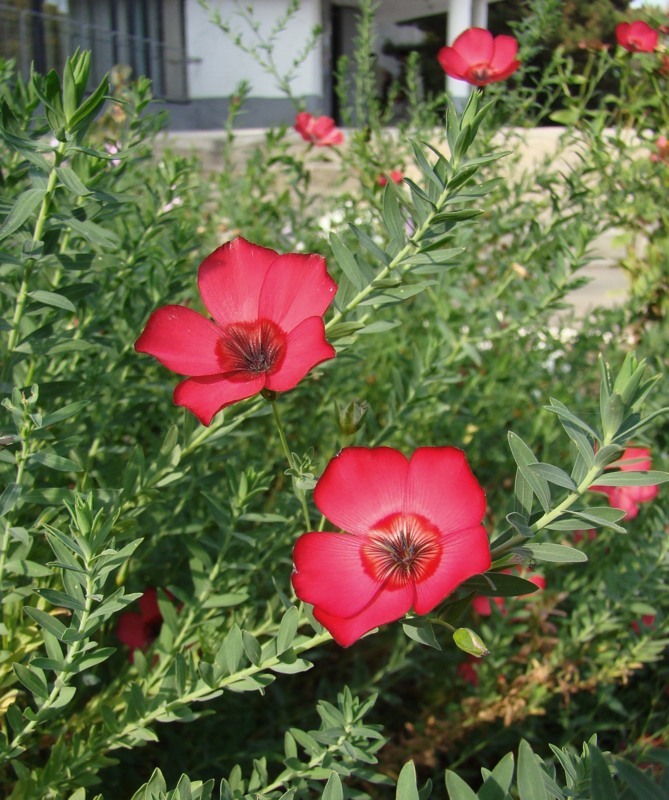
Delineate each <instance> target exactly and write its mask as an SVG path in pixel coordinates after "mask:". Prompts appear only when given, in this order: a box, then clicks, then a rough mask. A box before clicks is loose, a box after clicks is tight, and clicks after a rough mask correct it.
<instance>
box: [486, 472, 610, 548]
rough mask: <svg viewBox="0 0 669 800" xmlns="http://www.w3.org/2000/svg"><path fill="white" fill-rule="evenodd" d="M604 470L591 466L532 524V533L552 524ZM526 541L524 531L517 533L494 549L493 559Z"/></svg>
mask: <svg viewBox="0 0 669 800" xmlns="http://www.w3.org/2000/svg"><path fill="white" fill-rule="evenodd" d="M603 472H604V470H603V469H602V468H601V467H599V466H597V465H596V464H595V465H593V466H592V467H590V469H589V470H588V472H587V474H586V475H585V477H584V478H583V480H582V481H581V482H580V483H579V485H578V486H577V487H576V489H574V491H573V492H570V493H569V494H568V495H567V496H566V497H565V499H564V500H563V501H562V502H561V503H559V504H558V505H557V506H555V508H552V509H551V510H550V511H546V512H545V513H544V514H542V516H540V517H539V519H538V520H536V521H535V522H534V523H532V525H530V530H531V531H532V533H538V532H539V531H540V530H541V529H542V528H545V527H546V525H550V523H551V522H553V520H554V519H557V518H558V517H559V516H560V515H561V514H562V513H563V512H564V511H566V510H567V509H568V508H571V506H572V505H573V504H574V503H575V502H576V501H577V500H578V499H579V498H580V497H582V496H583V495H584V494H585V492H586V491H587V490H588V489H589V488H590V486H591V485H592V484H593V482H594V481H595V480H596V479H597V478H598V477H599V476H600V475H601V474H602V473H603ZM526 541H527V537H526V536H523V534H522V533H516V534H515V535H514V536H512V537H511V538H510V539H508V540H507V541H505V542H503V543H502V544H500V545H498V546H497V547H495V548H493V549H492V551H491V556H492V559H493V560H495V559H496V558H500V556H503V555H504V554H505V553H508V551H509V550H511V549H512V548H513V547H515V546H516V545H518V544H521V543H522V542H526Z"/></svg>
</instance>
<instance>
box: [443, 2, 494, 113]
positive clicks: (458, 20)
mask: <svg viewBox="0 0 669 800" xmlns="http://www.w3.org/2000/svg"><path fill="white" fill-rule="evenodd" d="M484 2H485V0H484ZM471 27H472V0H450V2H449V5H448V15H447V23H446V42H447V43H448V44H449V45H451V44H453V41H454V40H455V39H456V38H457V37H458V35H459V34H461V33H462V32H463V31H465V30H467V28H471ZM446 90H447V91H448V94H449V95H450V97H451V99H452V100H453V101H454V103H455V105H456V107H457V106H464V103H465V101H466V100H467V98H468V97H469V92H470V91H471V87H470V86H469V84H468V83H467V82H466V81H459V80H457V79H456V78H451V76H450V75H447V76H446Z"/></svg>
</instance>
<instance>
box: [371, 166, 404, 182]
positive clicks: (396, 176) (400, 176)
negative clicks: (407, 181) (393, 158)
mask: <svg viewBox="0 0 669 800" xmlns="http://www.w3.org/2000/svg"><path fill="white" fill-rule="evenodd" d="M389 180H391V181H392V182H393V183H402V181H403V180H404V173H402V172H400V170H398V169H394V170H391V171H390V172H389V173H388V174H387V175H384V174H381V175H379V176H378V178H377V179H376V183H377V185H378V186H385V185H386V184H387V183H388V181H389Z"/></svg>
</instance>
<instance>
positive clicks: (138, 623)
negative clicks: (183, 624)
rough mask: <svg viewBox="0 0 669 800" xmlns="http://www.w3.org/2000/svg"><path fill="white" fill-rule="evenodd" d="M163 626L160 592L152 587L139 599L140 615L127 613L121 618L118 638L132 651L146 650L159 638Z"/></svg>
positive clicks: (117, 631) (117, 628)
mask: <svg viewBox="0 0 669 800" xmlns="http://www.w3.org/2000/svg"><path fill="white" fill-rule="evenodd" d="M168 594H169V593H168ZM170 597H171V595H170ZM162 624H163V617H162V615H161V613H160V609H159V608H158V591H157V589H155V587H153V586H151V587H149V588H148V589H147V590H146V591H145V592H144V594H143V595H142V596H141V597H140V598H139V614H135V613H134V612H132V611H126V612H124V613H123V614H121V615H120V616H119V618H118V624H117V626H116V636H117V637H118V639H119V640H120V641H121V642H123V644H124V645H127V646H128V647H130V648H131V649H132V650H146V649H147V648H148V647H149V645H150V644H151V643H152V642H153V641H154V640H155V639H157V638H158V634H159V633H160V626H161V625H162Z"/></svg>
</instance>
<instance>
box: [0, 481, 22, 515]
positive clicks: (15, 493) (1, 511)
mask: <svg viewBox="0 0 669 800" xmlns="http://www.w3.org/2000/svg"><path fill="white" fill-rule="evenodd" d="M21 492H22V487H21V485H20V484H18V483H8V484H7V486H6V487H5V491H4V492H3V493H2V495H1V496H0V517H4V516H5V515H6V514H9V512H10V511H11V510H12V509H13V508H14V506H15V505H16V504H17V502H18V500H19V497H21Z"/></svg>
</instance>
